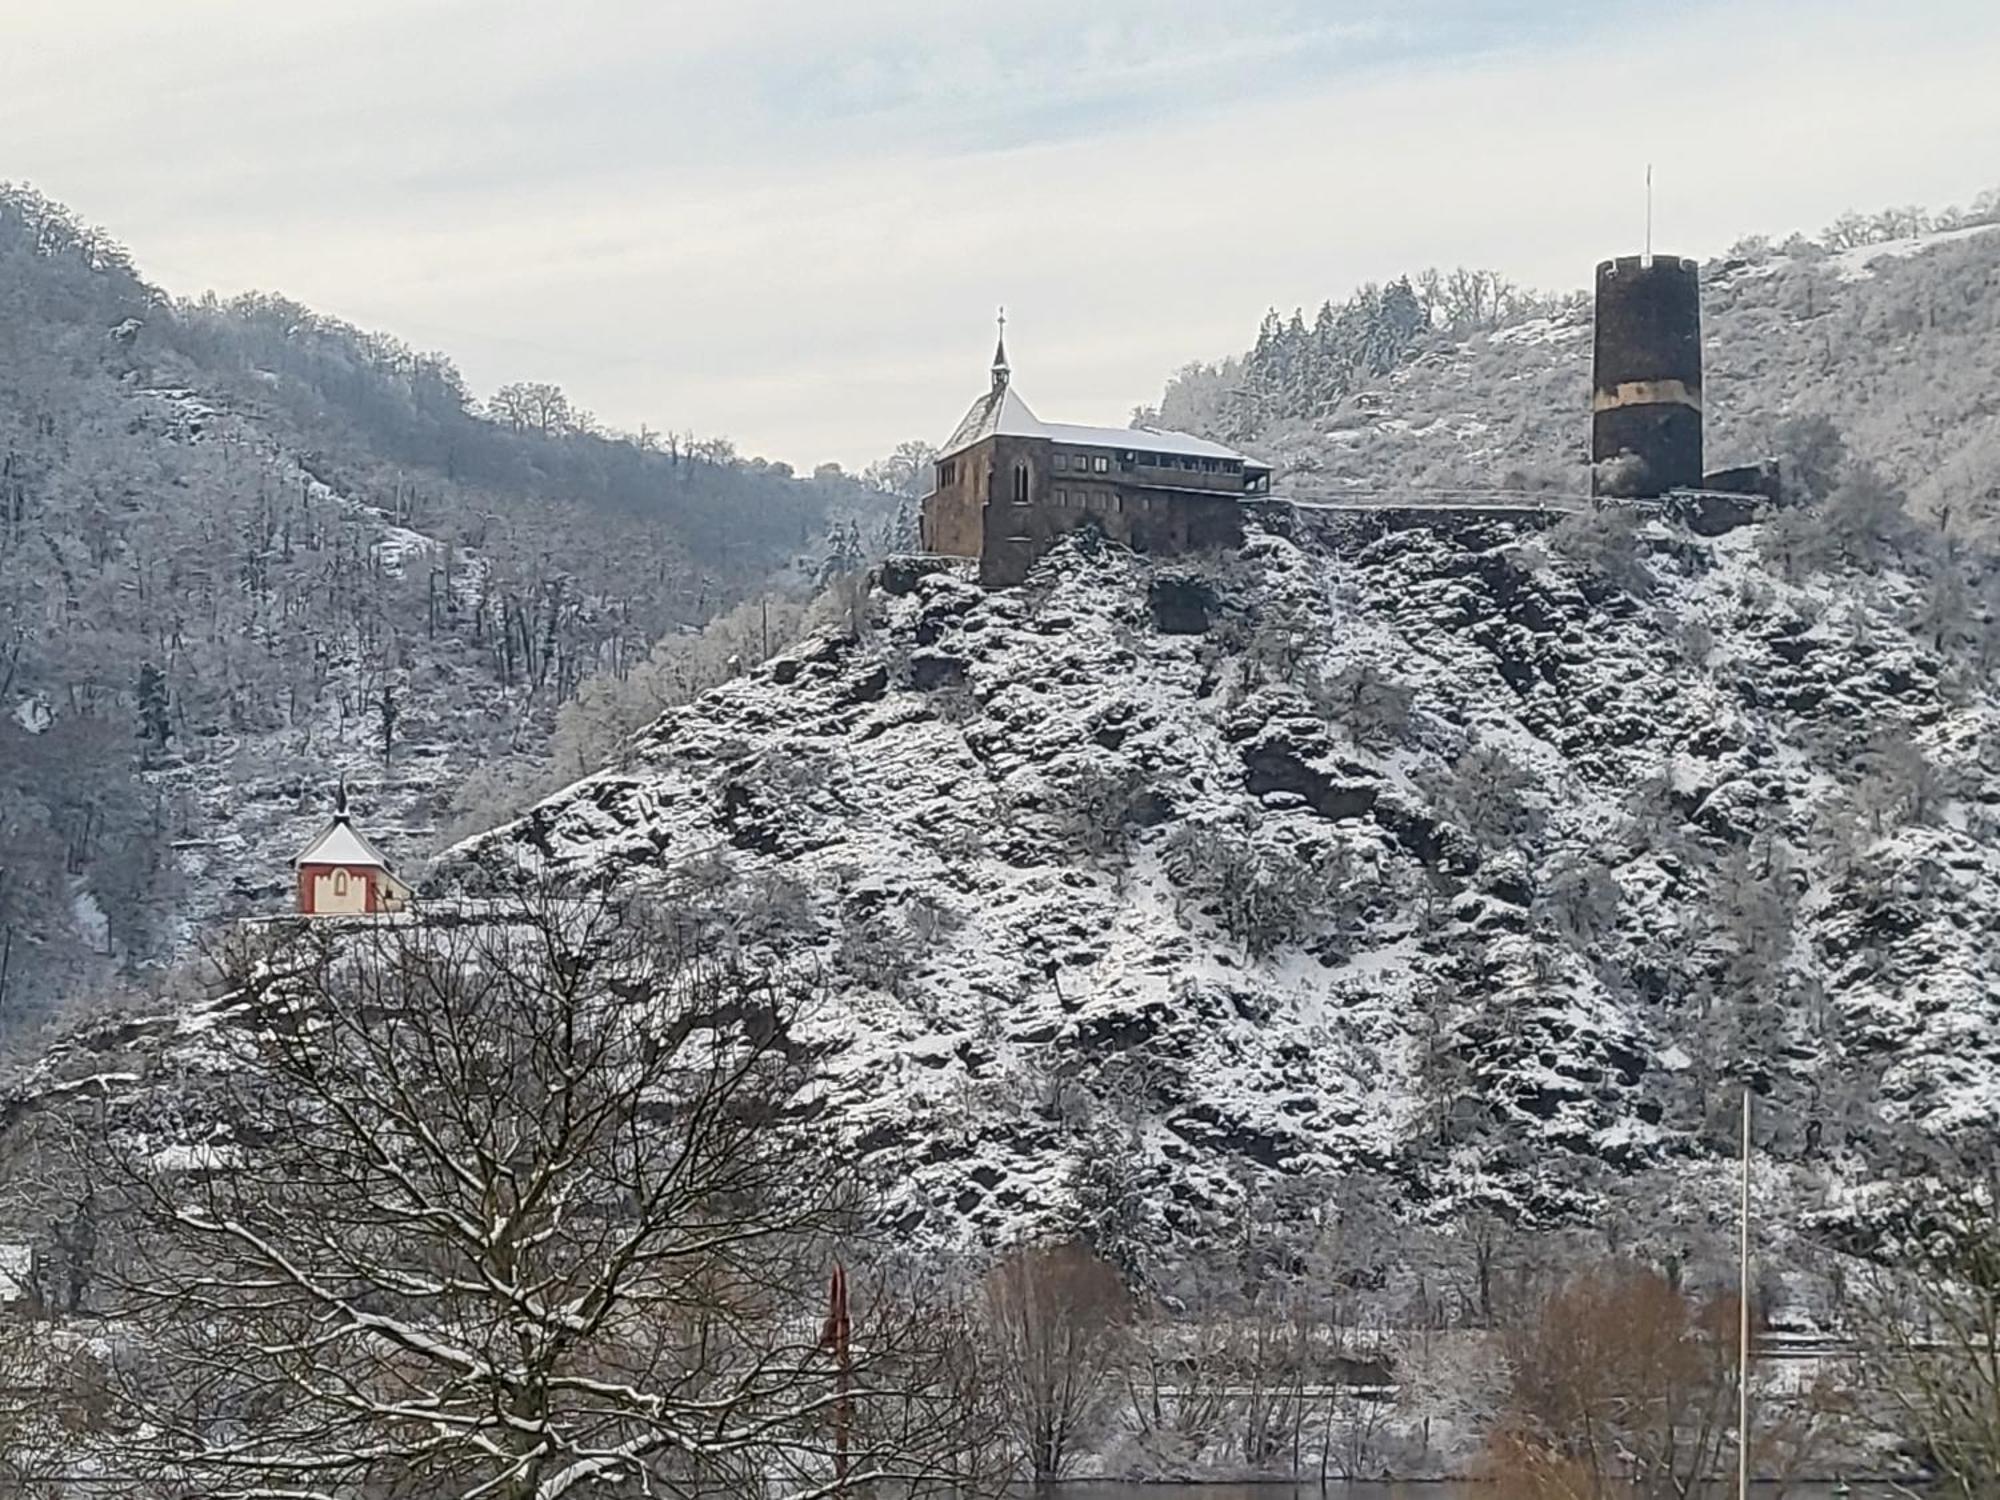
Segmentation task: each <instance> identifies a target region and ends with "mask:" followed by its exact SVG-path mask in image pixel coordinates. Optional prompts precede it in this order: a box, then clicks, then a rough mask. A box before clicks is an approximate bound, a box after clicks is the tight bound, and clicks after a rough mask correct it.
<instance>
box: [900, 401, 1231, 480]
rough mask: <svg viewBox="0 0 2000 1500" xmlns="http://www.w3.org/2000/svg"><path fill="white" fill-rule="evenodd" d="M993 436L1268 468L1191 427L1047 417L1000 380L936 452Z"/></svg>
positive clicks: (945, 452) (946, 453)
mask: <svg viewBox="0 0 2000 1500" xmlns="http://www.w3.org/2000/svg"><path fill="white" fill-rule="evenodd" d="M990 437H1037V438H1046V439H1048V440H1049V441H1050V442H1052V443H1074V444H1075V445H1076V446H1078V447H1079V448H1127V449H1137V450H1141V451H1144V452H1147V453H1171V454H1174V455H1176V456H1177V457H1183V458H1216V459H1228V460H1234V461H1236V462H1238V463H1243V464H1247V465H1248V466H1249V467H1251V468H1253V469H1266V468H1269V467H1270V465H1268V464H1265V463H1261V462H1259V461H1258V460H1257V459H1254V458H1251V457H1250V456H1249V455H1248V454H1246V453H1238V452H1237V451H1236V450H1235V449H1234V448H1228V447H1224V446H1223V445H1222V444H1221V443H1211V442H1210V441H1209V440H1208V439H1207V438H1199V437H1196V436H1194V435H1193V434H1192V433H1187V432H1168V431H1165V430H1163V429H1161V428H1158V427H1084V426H1078V425H1076V424H1075V423H1071V422H1044V421H1043V420H1042V419H1041V418H1040V417H1038V416H1036V415H1035V414H1034V412H1033V411H1031V410H1030V409H1029V407H1028V403H1027V402H1026V401H1023V400H1022V399H1021V397H1020V396H1019V395H1018V394H1017V393H1016V392H1015V390H1014V387H1013V386H1012V385H1011V384H1001V385H999V386H997V387H996V388H995V389H994V390H991V391H988V392H987V393H986V394H985V395H984V396H981V397H980V398H979V399H978V400H977V401H975V402H973V403H972V408H971V410H969V411H967V412H966V414H965V418H964V420H963V421H961V422H960V423H959V424H958V427H957V429H956V430H955V431H954V432H953V433H952V435H951V436H950V437H949V438H947V439H946V440H945V445H944V447H943V448H942V449H940V450H939V453H938V457H940V458H950V457H951V456H952V455H953V454H954V453H962V452H964V451H965V450H966V449H967V448H970V447H971V446H972V445H973V444H974V443H978V442H983V441H985V440H986V439H987V438H990Z"/></svg>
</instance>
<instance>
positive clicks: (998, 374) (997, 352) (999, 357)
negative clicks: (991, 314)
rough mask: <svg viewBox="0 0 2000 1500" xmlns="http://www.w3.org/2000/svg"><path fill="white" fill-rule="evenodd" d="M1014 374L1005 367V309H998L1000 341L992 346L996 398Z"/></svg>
mask: <svg viewBox="0 0 2000 1500" xmlns="http://www.w3.org/2000/svg"><path fill="white" fill-rule="evenodd" d="M1013 373H1014V372H1013V371H1012V370H1011V369H1010V368H1008V365H1007V309H1006V308H1005V307H1002V308H1001V309H1000V340H999V342H998V343H996V344H995V345H994V346H993V393H994V394H995V395H996V396H997V395H998V394H999V393H1000V392H1002V391H1004V390H1006V389H1007V380H1008V377H1009V376H1011V375H1012V374H1013Z"/></svg>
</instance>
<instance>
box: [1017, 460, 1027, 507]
mask: <svg viewBox="0 0 2000 1500" xmlns="http://www.w3.org/2000/svg"><path fill="white" fill-rule="evenodd" d="M1014 502H1015V504H1017V505H1026V504H1027V503H1028V466H1027V465H1026V464H1015V465H1014Z"/></svg>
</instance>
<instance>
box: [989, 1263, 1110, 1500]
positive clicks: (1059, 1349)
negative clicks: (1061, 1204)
mask: <svg viewBox="0 0 2000 1500" xmlns="http://www.w3.org/2000/svg"><path fill="white" fill-rule="evenodd" d="M985 1300H986V1326H987V1338H988V1340H989V1341H990V1343H991V1346H992V1350H993V1361H994V1374H995V1377H996V1379H997V1380H998V1382H999V1386H1000V1399H1001V1406H1002V1409H1003V1413H1004V1416H1005V1420H1006V1422H1007V1425H1008V1428H1009V1430H1010V1432H1011V1434H1012V1436H1013V1438H1014V1440H1015V1442H1016V1443H1017V1444H1018V1445H1019V1447H1020V1451H1021V1453H1022V1455H1023V1456H1024V1458H1025V1459H1026V1462H1027V1465H1028V1468H1029V1470H1030V1472H1031V1473H1032V1474H1033V1476H1034V1479H1035V1482H1036V1483H1038V1484H1042V1483H1047V1482H1049V1481H1051V1480H1055V1479H1059V1478H1061V1477H1062V1475H1063V1473H1064V1471H1065V1470H1066V1469H1067V1468H1068V1467H1069V1466H1070V1465H1071V1464H1072V1463H1073V1462H1074V1461H1075V1459H1076V1456H1077V1452H1078V1448H1079V1446H1080V1444H1081V1443H1082V1442H1083V1441H1084V1440H1086V1439H1087V1438H1088V1437H1089V1435H1090V1434H1091V1432H1092V1431H1093V1430H1094V1429H1095V1428H1096V1426H1097V1424H1098V1422H1099V1421H1100V1420H1101V1419H1102V1418H1103V1415H1104V1408H1105V1404H1106V1401H1107V1400H1108V1398H1109V1396H1110V1394H1111V1382H1112V1377H1113V1375H1114V1373H1115V1371H1116V1370H1117V1368H1118V1354H1119V1349H1120V1346H1121V1342H1122V1340H1121V1335H1122V1333H1123V1330H1124V1328H1125V1325H1126V1323H1127V1321H1128V1317H1129V1313H1130V1301H1129V1299H1128V1298H1127V1296H1126V1292H1125V1287H1124V1284H1123V1282H1121V1281H1120V1280H1119V1277H1118V1273H1117V1272H1116V1271H1114V1270H1112V1269H1111V1267H1110V1266H1108V1265H1106V1264H1105V1263H1104V1262H1103V1261H1101V1260H1099V1259H1097V1257H1095V1256H1094V1255H1092V1254H1091V1253H1090V1252H1089V1251H1088V1250H1085V1249H1084V1248H1083V1247H1082V1246H1080V1245H1054V1246H1046V1247H1039V1248H1027V1249H1020V1250H1016V1251H1014V1252H1013V1253H1012V1254H1010V1255H1009V1256H1008V1257H1007V1258H1006V1259H1005V1260H1003V1261H1001V1263H1000V1264H999V1265H998V1266H996V1267H995V1268H994V1269H993V1271H992V1272H991V1273H990V1274H989V1275H988V1276H987V1278H986V1299H985Z"/></svg>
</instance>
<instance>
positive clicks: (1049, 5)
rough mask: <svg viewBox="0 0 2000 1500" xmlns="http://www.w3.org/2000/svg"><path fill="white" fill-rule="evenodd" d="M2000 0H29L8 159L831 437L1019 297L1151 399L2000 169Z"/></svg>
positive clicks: (907, 385)
mask: <svg viewBox="0 0 2000 1500" xmlns="http://www.w3.org/2000/svg"><path fill="white" fill-rule="evenodd" d="M1996 80H2000V4H1996V3H1995V0H1899V3H1891V0H1643V3H1639V0H1630V3H1628V0H1593V3H1590V4H1573V3H1570V0H1395V3H1391V0H1319V3H1307V0H1269V3H1259V0H1233V3H1232V0H1005V3H1002V4H991V3H977V4H969V3H960V0H729V3H702V4H696V3H692V0H556V3H550V0H543V3H536V4H527V3H517V0H0V178H11V179H14V180H16V181H28V182H32V183H33V184H34V185H35V186H37V187H39V188H40V189H41V190H42V191H44V192H46V193H48V194H49V195H50V196H52V197H55V198H58V199H61V200H63V201H65V202H67V203H68V204H69V205H70V206H71V207H73V208H74V209H76V210H77V212H79V213H80V214H82V215H83V216H84V217H85V218H87V219H89V220H91V221H93V222H96V223H100V224H103V225H104V226H106V227H107V228H109V229H110V230H111V231H112V232H113V233H115V234H116V235H118V236H119V237H120V238H121V239H123V240H124V241H125V242H126V243H127V244H129V245H130V246H131V247H132V248H133V250H134V252H135V254H136V256H137V258H138V261H139V263H140V265H141V267H142V268H143V269H144V270H145V272H146V273H147V274H148V276H149V277H150V278H151V279H153V280H154V281H156V282H158V283H160V284H162V285H164V286H165V287H167V288H168V289H169V290H171V291H173V292H176V293H196V292H199V291H201V290H203V289H204V288H211V287H212V288H214V289H216V290H218V291H221V292H225V293H226V292H233V291H240V290H243V289H246V288H252V287H256V288H263V289H269V290H277V291H283V292H285V293H287V294H289V295H291V296H293V297H296V298H298V299H300V300H302V301H304V302H307V303H309V304H311V305H312V306H314V307H316V308H319V309H321V310H323V311H325V312H328V313H332V314H335V315H337V316H339V317H343V318H346V319H348V320H350V321H352V322H355V323H359V324H363V325H365V326H368V327H376V328H382V329H385V330H387V331H389V332H393V333H396V334H398V335H400V336H402V337H403V338H405V339H407V340H409V341H410V342H412V343H415V344H418V345H421V346H424V347H432V348H439V349H443V350H445V351H447V352H448V353H450V354H451V355H452V356H453V357H454V358H455V359H456V360H457V361H458V363H459V366H460V367H461V368H462V369H463V370H464V372H465V374H466V377H467V378H468V380H470V381H471V383H472V385H473V387H474V388H475V390H477V391H479V392H480V393H481V394H484V393H486V392H488V391H490V390H491V389H492V388H493V387H494V386H496V385H498V384H500V383H502V382H504V381H506V380H509V379H516V378H535V379H547V380H555V381H558V382H560V383H561V384H562V385H563V386H565V387H566V388H567V389H568V391H569V392H570V394H571V396H572V397H573V398H574V399H575V400H577V401H579V402H580V403H582V404H583V405H586V406H588V407H590V408H592V409H593V410H595V411H596V412H597V413H598V414H599V416H600V417H602V418H604V419H605V420H607V421H609V422H612V423H615V424H619V425H625V426H635V425H637V424H638V423H639V422H641V421H647V422H650V423H652V424H653V425H654V426H656V427H672V428H684V429H692V430H694V431H697V432H699V433H701V434H703V435H707V434H711V433H724V434H727V435H729V436H730V437H733V438H734V439H736V441H737V442H738V443H739V445H740V446H741V447H742V448H744V449H745V450H746V451H748V452H755V453H764V454H768V455H770V456H772V457H776V458H785V459H789V460H791V461H792V462H793V463H795V464H797V465H799V466H801V467H806V466H809V465H811V464H813V463H815V462H817V461H820V460H822V459H827V458H833V459H838V460H840V461H842V462H845V463H848V464H850V465H853V464H858V463H861V462H865V461H866V460H868V459H869V458H871V457H874V456H877V455H879V454H881V453H883V452H885V451H886V450H887V449H889V448H890V447H892V446H893V445H894V444H895V443H896V442H897V441H899V440H900V439H903V438H905V437H912V436H922V437H927V438H930V439H931V440H933V441H935V440H937V439H939V438H941V437H942V436H943V435H944V434H945V433H946V432H948V431H949V430H950V428H951V426H952V425H953V423H954V422H955V421H956V419H957V417H958V416H959V414H960V412H961V411H962V410H963V408H964V406H965V404H966V403H967V401H969V400H970V399H971V397H972V396H973V395H974V394H976V393H977V391H978V390H979V389H980V388H981V386H982V385H983V383H984V380H985V366H986V363H987V358H988V356H989V354H990V352H991V348H992V332H993V326H992V315H993V309H994V305H995V304H996V303H999V302H1005V303H1006V304H1007V306H1008V314H1009V324H1008V343H1009V347H1010V350H1011V352H1012V354H1013V357H1014V367H1015V373H1016V381H1017V384H1018V386H1019V387H1020V389H1021V391H1022V392H1023V394H1024V395H1026V396H1027V397H1028V399H1029V400H1030V402H1031V403H1032V404H1033V405H1034V406H1035V407H1036V409H1037V410H1038V411H1039V412H1040V413H1041V414H1042V415H1044V416H1047V417H1050V418H1054V419H1065V420H1071V421H1108V422H1122V421H1123V420H1124V419H1125V418H1126V416H1127V414H1128V412H1129V410H1130V408H1131V407H1132V406H1133V405H1134V404H1135V403H1137V402H1141V401H1150V400H1154V399H1157V396H1158V393H1159V389H1160V386H1161V383H1162V381H1163V379H1164V377H1165V376H1166V375H1167V373H1168V372H1169V371H1170V370H1172V369H1173V368H1174V367H1175V366H1177V365H1180V364H1182V363H1185V362H1186V361H1188V360H1190V359H1194V358H1212V357H1215V356H1219V355H1222V354H1225V353H1228V352H1230V351H1233V350H1238V349H1241V348H1242V347H1244V345H1246V344H1247V343H1248V342H1249V340H1250V338H1251V336H1252V335H1253V334H1254V332H1255V328H1256V323H1257V319H1258V317H1259V316H1260V315H1261V313H1262V312H1263V310H1264V309H1265V307H1267V306H1270V305H1273V304H1275V305H1277V306H1279V307H1281V308H1285V309H1287V310H1288V309H1290V308H1291V307H1292V306H1294V305H1297V304H1305V305H1307V307H1308V308H1309V309H1310V307H1311V306H1313V305H1316V304H1317V303H1318V302H1319V301H1320V300H1321V299H1323V298H1325V297H1328V296H1335V297H1338V296H1340V295H1343V294H1344V293H1345V292H1347V291H1348V290H1350V289H1351V288H1352V287H1353V286H1354V285H1356V284H1357V283H1358V282H1361V281H1364V280H1370V279H1382V278H1385V277H1388V276H1392V275H1394V274H1396V273H1398V272H1400V271H1402V270H1405V269H1415V268H1418V267H1421V266H1423V265H1426V264H1431V263H1438V264H1445V265H1449V264H1453V263H1459V262H1464V263H1476V264H1483V265H1490V266H1495V267H1498V268H1499V269H1501V270H1503V271H1505V272H1506V273H1507V274H1509V275H1511V276H1512V277H1514V278H1515V279H1516V280H1519V281H1522V282H1525V283H1530V284H1534V285H1539V286H1546V287H1573V286H1581V285H1582V284H1584V282H1585V281H1586V280H1587V279H1588V277H1589V274H1590V267H1591V265H1592V264H1593V263H1594V262H1595V261H1596V260H1597V259H1598V258H1599V257H1600V256H1603V255H1607V254H1613V253H1617V252H1621V251H1627V250H1631V249H1634V248H1636V246H1637V242H1638V240H1639V239H1640V237H1641V235H1642V233H1643V214H1644V198H1643V186H1642V182H1643V171H1644V163H1645V162H1646V161H1647V160H1651V161H1652V162H1653V163H1654V164H1655V173H1656V182H1657V192H1656V205H1657V206H1656V222H1657V225H1658V230H1657V236H1656V243H1657V244H1658V245H1659V247H1660V248H1661V249H1662V250H1667V251H1674V252H1679V253H1689V254H1696V255H1706V254H1709V253H1712V252H1715V251H1718V250H1720V249H1722V248H1724V247H1726V246H1727V245H1728V244H1729V243H1730V242H1731V241H1732V240H1733V239H1735V238H1736V237H1737V236H1738V235H1740V234H1743V233H1746V232H1750V231H1772V232H1783V231H1787V230H1790V229H1793V228H1801V227H1803V228H1817V227H1818V226H1820V225H1821V224H1823V223H1825V222H1826V221H1827V220H1828V219H1830V218H1831V217H1833V215H1835V214H1836V213H1838V212H1840V211H1841V210H1842V209H1845V208H1849V207H1854V208H1863V209H1867V208H1879V207H1882V206H1885V205H1888V204H1891V203H1895V204H1902V203H1918V204H1922V205H1925V206H1928V207H1934V208H1935V207H1942V206H1943V205H1945V204H1947V203H1952V202H1958V203H1963V202H1966V201H1969V200H1970V199H1971V198H1972V197H1973V196H1974V195H1975V194H1977V193H1978V192H1979V191H1980V190H1981V189H1983V188H1987V187H1993V186H2000V83H1996Z"/></svg>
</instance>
